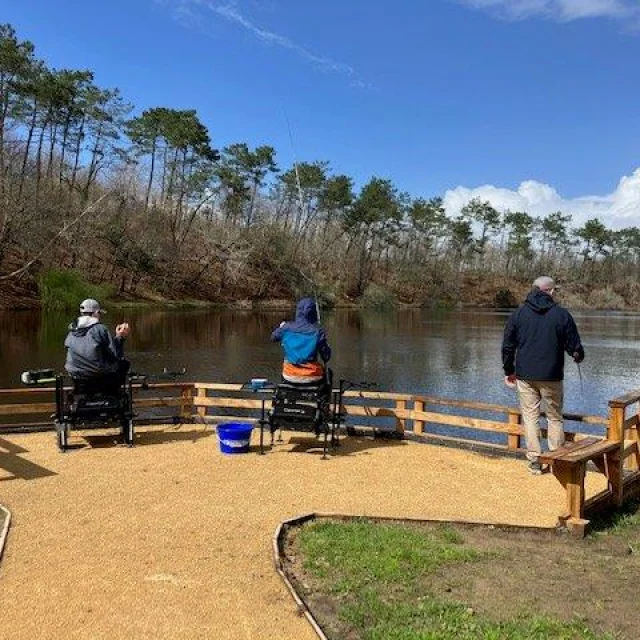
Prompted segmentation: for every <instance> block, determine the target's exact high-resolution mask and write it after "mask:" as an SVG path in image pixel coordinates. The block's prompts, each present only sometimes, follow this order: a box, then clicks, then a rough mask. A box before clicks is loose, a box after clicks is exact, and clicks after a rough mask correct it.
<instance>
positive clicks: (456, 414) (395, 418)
mask: <svg viewBox="0 0 640 640" xmlns="http://www.w3.org/2000/svg"><path fill="white" fill-rule="evenodd" d="M54 391H55V390H54V388H53V387H47V388H20V389H0V403H1V404H0V417H1V418H8V419H11V422H10V423H9V424H0V429H2V430H4V431H6V430H15V429H20V428H21V426H23V427H33V426H37V425H40V426H46V425H47V420H45V419H41V421H40V422H33V421H32V420H33V418H37V417H38V416H43V415H47V416H50V414H51V413H52V412H53V411H54V409H55V404H54V403H53V402H52V396H53V394H54ZM134 393H135V396H136V397H135V400H134V402H135V407H136V409H138V410H139V409H145V410H147V409H153V408H176V409H177V410H178V415H179V417H180V418H181V419H185V420H186V419H190V418H193V417H194V416H197V417H199V418H201V419H209V420H212V421H216V420H218V421H219V420H224V419H228V418H229V417H232V416H235V417H237V416H239V415H240V416H242V417H244V418H247V419H252V420H257V419H258V417H259V415H260V411H261V409H262V407H263V403H264V402H268V401H269V400H270V395H269V394H264V393H255V392H252V391H250V390H247V389H246V387H244V386H243V385H242V384H234V383H202V382H163V383H152V384H149V385H148V387H146V388H145V391H144V392H143V390H142V388H141V385H134ZM148 393H151V394H152V395H151V396H149V395H148ZM47 395H48V396H49V397H47ZM27 398H29V399H31V398H33V399H34V402H25V400H26V399H27ZM36 398H38V400H37V401H35V399H36ZM639 400H640V391H638V392H633V393H629V394H626V395H624V396H621V397H620V398H616V399H614V400H612V401H610V403H609V406H610V407H611V408H610V412H612V413H613V415H618V416H619V415H623V416H624V411H625V409H626V408H627V407H628V406H630V405H631V404H633V403H636V402H638V401H639ZM214 411H215V413H214ZM342 411H343V412H344V414H345V415H346V416H347V420H348V425H349V426H351V427H353V428H355V429H358V428H359V429H369V430H387V431H388V430H391V431H395V432H396V433H398V434H404V433H405V432H407V433H411V434H413V435H414V436H415V437H418V438H442V439H443V440H454V441H459V442H467V443H474V444H479V443H486V444H488V445H491V446H497V447H498V448H505V449H511V450H518V449H520V448H521V445H522V437H523V428H522V426H521V414H520V410H519V408H517V407H511V406H505V405H498V404H491V403H485V402H476V401H472V400H457V399H455V398H440V397H434V396H429V395H423V394H410V393H393V392H388V391H359V390H349V391H346V392H345V393H344V396H343V404H342ZM616 411H617V412H618V413H617V414H616V413H615V412H616ZM564 415H565V419H566V420H567V421H568V422H569V424H568V425H567V437H568V439H569V440H572V439H574V438H575V437H576V436H579V435H580V434H585V435H587V434H589V435H593V433H594V431H593V429H594V427H595V428H597V427H598V426H600V427H603V429H602V431H603V435H604V431H605V429H604V428H605V427H606V428H607V434H608V433H609V431H610V430H611V428H612V427H611V424H612V420H611V417H609V418H607V417H603V416H593V415H582V414H576V413H565V414H564ZM27 418H29V419H31V421H29V422H25V420H27ZM159 419H160V418H159ZM357 422H360V424H358V423H357ZM638 424H639V418H638V414H637V413H636V414H635V415H633V416H631V417H630V418H626V416H624V417H623V418H622V423H621V425H620V429H622V430H623V431H625V432H627V431H628V432H633V434H635V435H636V436H637V431H638ZM442 427H444V428H445V431H444V432H443V431H442ZM543 431H544V429H543ZM488 434H495V435H494V436H493V440H492V437H491V436H490V435H489V437H488V438H487V435H488ZM631 455H632V453H631V447H630V452H629V456H631Z"/></svg>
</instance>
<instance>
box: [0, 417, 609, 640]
mask: <svg viewBox="0 0 640 640" xmlns="http://www.w3.org/2000/svg"><path fill="white" fill-rule="evenodd" d="M285 440H287V442H285V444H283V445H279V446H278V447H277V448H276V450H274V451H273V452H270V453H268V454H267V455H265V456H259V455H257V454H256V453H255V452H252V453H250V454H246V455H237V456H224V455H222V454H221V453H219V448H218V443H217V439H216V437H215V436H214V435H213V429H212V427H211V426H205V425H183V426H182V427H179V428H177V427H173V426H172V427H159V426H153V427H141V428H140V429H139V430H138V435H137V443H136V447H134V448H133V449H128V448H126V447H122V446H120V445H114V444H113V437H112V436H111V435H107V436H102V435H99V434H98V433H96V432H87V433H86V435H84V436H83V435H81V434H75V435H73V436H72V439H71V444H72V445H73V444H74V443H75V444H78V445H81V448H78V449H75V450H72V451H70V452H69V453H66V454H60V453H59V452H58V451H57V448H56V446H55V441H54V435H53V434H52V433H35V434H26V435H4V436H0V496H1V501H2V502H3V503H4V504H5V505H6V506H7V507H8V508H9V509H10V510H11V511H12V513H13V522H12V528H11V530H10V533H9V538H8V544H7V547H6V550H5V555H4V557H3V560H2V563H1V564H0V611H1V612H2V613H1V614H0V630H1V633H0V635H1V636H2V637H7V638H12V639H13V640H21V639H22V638H24V639H29V640H32V639H34V638H68V637H73V638H81V639H84V638H87V639H89V638H91V639H92V640H93V639H95V638H131V639H134V640H137V639H142V638H144V639H146V638H149V639H151V638H153V639H154V640H158V639H163V638H173V639H175V638H184V639H193V638H213V637H215V638H217V639H221V640H223V639H227V638H228V639H230V640H231V639H233V640H239V639H244V638H247V639H248V638H251V639H265V640H267V639H268V640H272V639H274V638H283V639H284V638H295V639H296V640H305V639H309V640H310V639H311V638H313V637H315V636H314V633H313V632H312V630H311V628H310V627H309V626H308V625H307V623H306V621H305V620H304V619H303V618H300V617H299V616H298V614H297V612H296V609H295V605H294V603H293V601H292V600H291V598H290V596H289V594H288V593H287V590H286V588H285V586H284V585H283V584H282V583H281V581H280V578H279V577H278V576H277V574H276V572H275V570H274V567H273V560H272V555H271V538H272V535H273V533H274V531H275V529H276V527H277V525H278V524H279V523H280V522H281V521H282V520H284V519H287V518H291V517H294V516H297V515H300V514H303V513H308V512H312V511H331V512H341V513H345V514H352V515H379V516H394V517H417V518H437V519H445V520H447V519H452V520H466V521H479V522H493V523H511V524H521V525H540V526H549V527H552V526H554V524H555V522H556V518H557V514H558V513H559V512H560V511H561V510H562V508H563V505H564V496H563V492H562V489H561V487H560V485H559V484H558V483H557V482H556V481H555V480H554V478H553V476H552V475H551V474H548V475H546V476H538V477H534V476H530V475H529V474H528V473H527V471H526V465H525V463H524V462H523V461H522V460H517V459H513V458H504V457H488V456H484V455H480V454H474V453H470V452H468V451H463V450H456V449H451V448H445V447H438V446H432V445H423V444H418V443H414V442H407V441H401V440H388V441H387V440H376V441H374V440H372V439H369V438H348V439H346V440H345V441H344V444H343V446H342V447H341V449H340V451H339V453H338V454H337V455H335V456H333V457H331V458H330V459H329V460H326V461H323V460H321V455H320V454H321V449H320V448H313V449H309V447H310V446H313V445H314V442H315V441H314V440H313V439H312V438H311V437H309V436H306V435H304V436H303V435H300V436H298V435H297V434H294V435H291V434H288V433H285ZM587 476H588V482H587V485H588V489H589V492H591V493H595V492H597V491H599V490H601V489H602V486H601V485H600V484H598V478H597V477H596V476H595V474H591V473H588V474H587ZM592 485H593V486H592Z"/></svg>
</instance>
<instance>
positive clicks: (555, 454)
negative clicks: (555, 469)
mask: <svg viewBox="0 0 640 640" xmlns="http://www.w3.org/2000/svg"><path fill="white" fill-rule="evenodd" d="M598 442H601V439H600V438H595V437H589V438H583V439H582V440H577V441H575V442H572V443H570V444H565V445H564V446H562V447H558V448H557V449H554V450H553V451H545V452H543V453H542V454H541V455H540V462H542V463H543V464H549V463H550V462H553V461H554V460H556V459H558V458H564V457H565V456H566V455H567V454H569V453H571V452H573V451H579V450H580V449H584V448H585V447H589V446H591V445H593V444H597V443H598Z"/></svg>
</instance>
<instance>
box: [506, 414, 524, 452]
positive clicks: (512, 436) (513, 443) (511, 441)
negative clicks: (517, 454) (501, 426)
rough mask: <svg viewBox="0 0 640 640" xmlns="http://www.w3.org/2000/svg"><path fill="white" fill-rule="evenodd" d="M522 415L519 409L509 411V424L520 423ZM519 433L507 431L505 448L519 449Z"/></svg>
mask: <svg viewBox="0 0 640 640" xmlns="http://www.w3.org/2000/svg"><path fill="white" fill-rule="evenodd" d="M521 420H522V416H521V415H520V412H519V411H515V410H514V411H509V424H515V425H520V423H521ZM520 444H521V441H520V434H519V433H509V434H507V449H519V448H520Z"/></svg>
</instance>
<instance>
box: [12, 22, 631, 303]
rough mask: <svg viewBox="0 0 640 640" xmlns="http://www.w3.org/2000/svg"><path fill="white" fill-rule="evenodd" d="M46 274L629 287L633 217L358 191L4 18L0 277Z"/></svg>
mask: <svg viewBox="0 0 640 640" xmlns="http://www.w3.org/2000/svg"><path fill="white" fill-rule="evenodd" d="M21 265H28V269H27V268H23V269H20V267H21ZM52 269H75V270H77V271H79V272H81V273H82V274H84V275H85V277H86V278H87V280H89V281H90V282H93V283H95V284H108V285H110V286H112V288H113V290H114V292H118V293H119V294H120V295H128V296H134V297H144V296H163V297H167V298H186V297H192V298H199V299H207V300H218V301H228V300H237V299H250V300H260V299H268V298H285V297H287V298H288V297H290V296H292V295H298V294H300V293H301V292H303V291H304V290H305V289H308V288H309V286H310V285H309V282H312V283H313V289H314V290H319V291H320V292H321V295H323V296H324V297H325V298H326V299H334V300H340V299H353V300H356V299H363V298H366V296H367V295H369V296H372V295H373V298H375V294H376V292H377V294H378V295H379V296H382V297H383V298H385V299H387V298H389V299H397V300H400V301H403V302H411V303H426V302H429V300H433V299H435V298H441V297H445V298H446V297H447V296H449V297H451V296H454V297H455V296H459V295H460V287H462V286H463V284H464V282H465V281H467V280H468V279H469V277H471V276H475V277H480V276H481V277H483V278H485V279H486V278H489V279H490V278H495V279H496V281H501V282H502V281H504V279H505V278H507V279H513V280H514V281H521V282H524V281H527V280H530V279H531V278H532V277H533V276H535V275H538V274H540V273H543V272H544V273H553V274H556V276H560V277H562V278H564V279H565V280H567V281H570V282H574V283H577V284H580V283H583V284H584V283H589V285H590V286H594V285H596V286H601V287H604V286H606V285H607V283H610V282H615V283H616V285H615V286H616V287H617V290H618V291H619V293H620V295H622V296H623V297H624V296H628V295H629V292H630V291H631V290H633V292H634V295H635V289H634V288H633V287H632V286H631V285H630V283H632V284H633V283H635V281H637V279H638V275H640V230H639V229H638V228H637V227H629V228H626V229H621V230H616V231H614V230H611V229H608V228H607V227H606V226H605V225H604V224H603V223H602V222H601V221H599V220H598V219H591V220H589V221H587V222H586V223H585V224H584V225H582V226H579V227H576V226H574V225H573V224H572V218H571V216H570V215H567V214H564V213H562V212H560V211H558V212H555V213H552V214H550V215H547V216H545V217H536V216H533V215H530V214H529V213H527V212H525V211H502V212H500V211H498V210H497V209H496V208H494V207H493V206H492V205H491V203H490V202H486V201H481V200H478V199H473V200H471V201H470V202H468V203H467V204H466V205H465V206H464V207H463V208H462V210H461V211H460V213H459V214H458V215H456V216H450V215H447V212H446V211H445V209H444V206H443V200H442V198H440V197H433V198H430V199H426V198H420V197H412V196H411V195H410V194H408V193H405V192H402V191H400V190H399V189H398V188H397V186H396V185H394V184H393V182H392V181H391V180H388V179H385V178H382V177H372V178H371V179H370V180H369V181H368V182H367V183H366V184H364V185H362V186H361V187H360V188H358V189H356V188H355V186H354V180H353V178H351V177H350V176H348V175H345V174H341V173H337V172H335V171H334V170H333V168H332V167H331V165H330V164H329V162H327V161H322V160H308V161H301V162H297V163H295V164H294V165H293V166H289V167H281V166H279V163H278V159H277V155H276V150H275V149H274V148H273V147H271V146H269V145H262V146H256V147H252V146H251V145H249V144H247V143H246V142H238V143H235V144H230V145H228V146H225V147H223V148H222V149H218V148H216V147H215V145H214V142H212V139H211V134H210V132H209V130H208V129H207V127H206V126H205V125H204V124H203V122H202V121H201V120H200V118H199V116H198V114H197V112H196V111H195V110H192V109H186V110H184V109H173V108H170V107H153V108H149V109H146V110H144V111H142V112H141V113H140V112H138V113H136V112H135V111H134V108H133V106H132V105H131V104H130V103H128V102H127V101H126V100H125V99H124V98H123V96H122V95H121V93H120V91H119V90H118V89H117V88H104V87H100V86H99V85H98V84H96V82H95V78H94V74H93V73H92V72H91V71H90V70H87V69H81V70H78V69H53V68H51V67H49V66H48V65H47V64H46V62H45V61H43V60H41V59H39V58H38V57H37V56H36V51H35V47H34V45H33V44H32V43H31V42H28V41H24V40H20V39H19V37H18V36H17V34H16V31H15V29H14V28H13V27H12V26H11V25H8V24H5V25H0V286H1V285H2V282H7V281H8V280H9V279H10V277H13V276H12V274H16V275H15V277H22V278H25V277H26V278H32V279H37V277H38V276H39V274H42V273H46V272H47V271H48V270H52ZM452 283H453V287H452ZM630 287H631V288H630ZM452 291H453V293H452ZM372 292H373V294H372Z"/></svg>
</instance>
